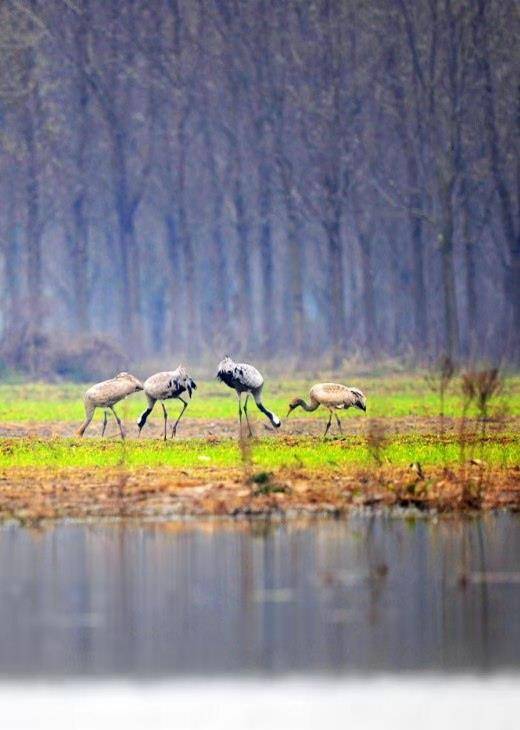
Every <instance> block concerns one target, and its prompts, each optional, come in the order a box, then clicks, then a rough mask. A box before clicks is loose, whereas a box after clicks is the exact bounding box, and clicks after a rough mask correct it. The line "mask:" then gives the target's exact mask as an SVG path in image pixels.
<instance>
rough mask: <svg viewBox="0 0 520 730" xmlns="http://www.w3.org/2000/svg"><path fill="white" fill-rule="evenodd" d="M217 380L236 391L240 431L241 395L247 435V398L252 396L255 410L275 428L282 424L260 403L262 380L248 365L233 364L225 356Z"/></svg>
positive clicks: (241, 363) (229, 358)
mask: <svg viewBox="0 0 520 730" xmlns="http://www.w3.org/2000/svg"><path fill="white" fill-rule="evenodd" d="M217 378H218V380H220V381H221V382H222V383H225V384H226V385H227V386H229V387H230V388H233V390H235V391H236V394H237V396H238V417H239V421H240V428H241V429H242V393H246V400H245V403H244V414H245V417H246V422H247V427H248V429H249V435H250V436H252V435H253V432H252V430H251V424H250V423H249V418H248V416H247V401H248V400H249V396H250V395H252V396H253V398H254V401H255V403H256V406H257V408H258V409H259V410H260V411H262V413H263V414H264V415H266V416H267V418H268V419H269V420H270V421H271V423H272V424H273V426H274V427H275V428H279V427H280V426H281V425H282V422H281V421H280V419H279V418H278V416H277V415H276V414H275V413H273V412H272V411H270V410H269V409H268V408H266V407H265V406H264V404H263V403H262V389H263V387H264V378H263V376H262V374H261V373H259V372H258V370H257V369H256V368H255V367H253V366H252V365H248V364H247V363H245V362H234V360H232V359H231V357H229V355H227V356H226V357H225V358H224V359H223V360H222V361H221V362H220V363H219V366H218V371H217Z"/></svg>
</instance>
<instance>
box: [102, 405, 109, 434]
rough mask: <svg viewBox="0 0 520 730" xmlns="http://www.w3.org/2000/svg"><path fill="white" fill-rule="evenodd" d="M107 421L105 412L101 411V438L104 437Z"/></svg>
mask: <svg viewBox="0 0 520 730" xmlns="http://www.w3.org/2000/svg"><path fill="white" fill-rule="evenodd" d="M107 421H108V418H107V412H106V411H103V428H102V429H101V438H103V436H104V435H105V429H106V427H107Z"/></svg>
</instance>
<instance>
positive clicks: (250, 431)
mask: <svg viewBox="0 0 520 730" xmlns="http://www.w3.org/2000/svg"><path fill="white" fill-rule="evenodd" d="M248 399H249V393H248V394H247V395H246V400H245V402H244V413H245V416H246V421H247V428H248V429H249V435H250V436H251V438H252V437H253V431H252V430H251V424H250V423H249V417H248V415H247V401H248Z"/></svg>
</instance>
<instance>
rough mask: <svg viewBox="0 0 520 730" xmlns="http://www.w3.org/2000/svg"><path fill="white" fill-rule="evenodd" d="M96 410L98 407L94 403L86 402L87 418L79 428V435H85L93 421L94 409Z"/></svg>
mask: <svg viewBox="0 0 520 730" xmlns="http://www.w3.org/2000/svg"><path fill="white" fill-rule="evenodd" d="M95 410H96V407H95V406H93V405H92V404H90V403H88V404H85V420H84V421H83V423H82V424H81V426H80V427H79V429H78V436H83V434H84V433H85V431H86V430H87V428H88V425H89V423H90V422H91V421H92V418H93V417H94V411H95Z"/></svg>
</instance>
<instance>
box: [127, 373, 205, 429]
mask: <svg viewBox="0 0 520 730" xmlns="http://www.w3.org/2000/svg"><path fill="white" fill-rule="evenodd" d="M196 388H197V384H196V383H195V381H194V380H193V379H192V378H190V376H189V375H188V373H187V371H186V368H185V367H183V366H182V365H179V367H178V368H177V369H176V370H166V371H165V372H162V373H155V375H150V377H149V378H148V379H147V380H145V381H144V393H145V395H146V399H147V401H148V405H147V408H146V409H145V410H144V411H143V412H142V413H141V415H140V416H139V419H138V421H137V426H138V428H139V435H140V434H141V430H142V428H143V426H144V424H145V423H146V419H147V418H148V416H149V415H150V413H151V412H152V411H153V408H154V406H155V404H156V402H157V401H161V406H162V409H163V415H164V440H165V441H166V434H167V422H168V413H167V411H166V407H165V405H164V403H163V401H165V400H170V399H171V398H176V399H177V400H180V401H181V403H182V404H183V405H182V411H181V412H180V414H179V417H178V418H177V420H176V421H175V423H174V424H173V426H172V435H171V438H173V437H174V436H175V434H176V433H177V425H178V423H179V421H180V420H181V417H182V414H183V413H184V411H185V410H186V408H187V407H188V403H187V401H185V400H184V398H182V397H181V396H182V394H183V393H188V397H189V398H191V394H192V392H193V391H194V390H196Z"/></svg>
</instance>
